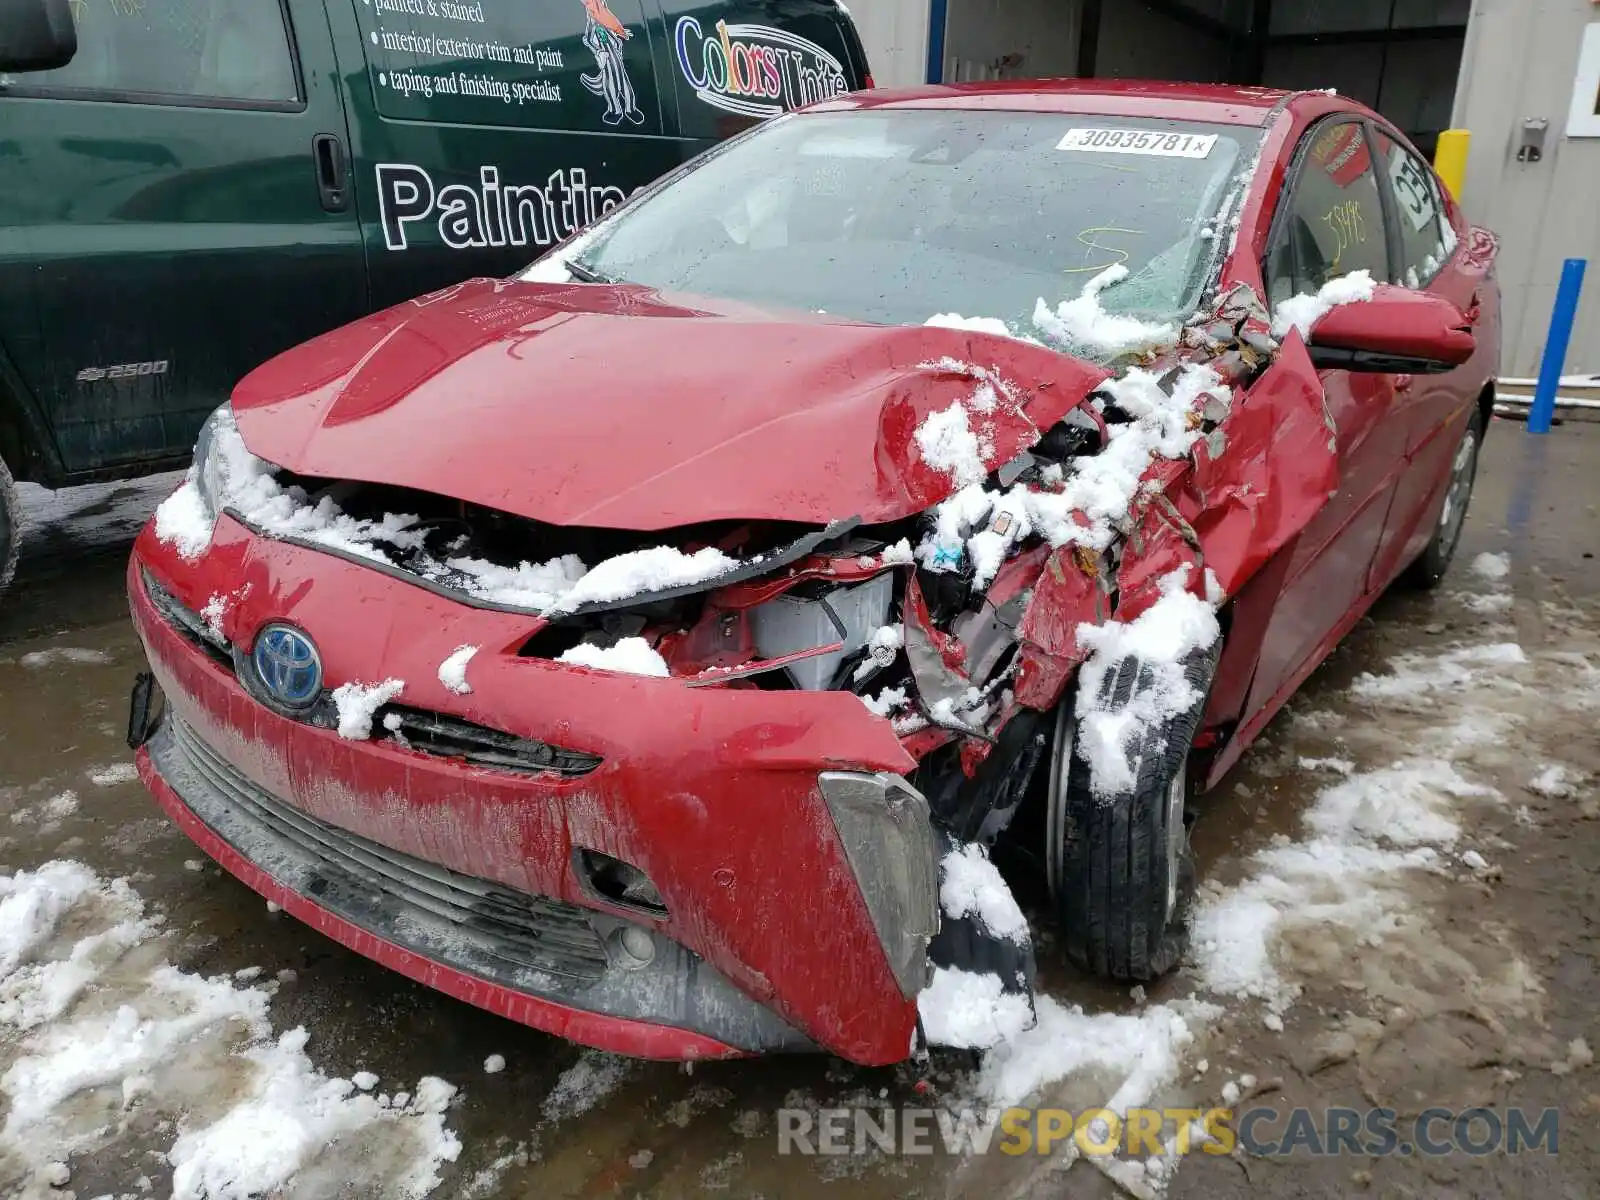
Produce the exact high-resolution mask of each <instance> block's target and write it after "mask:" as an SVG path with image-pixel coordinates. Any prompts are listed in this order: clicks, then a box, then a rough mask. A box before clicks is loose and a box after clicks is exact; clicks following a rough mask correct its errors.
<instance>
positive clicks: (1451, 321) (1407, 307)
mask: <svg viewBox="0 0 1600 1200" xmlns="http://www.w3.org/2000/svg"><path fill="white" fill-rule="evenodd" d="M1306 345H1307V348H1308V349H1309V350H1310V352H1311V361H1312V363H1313V364H1315V365H1316V366H1317V367H1318V368H1320V369H1322V370H1325V371H1326V370H1333V371H1383V372H1390V373H1393V374H1397V375H1441V374H1444V373H1445V372H1447V371H1453V370H1455V368H1457V367H1459V366H1460V365H1461V364H1462V363H1464V362H1466V361H1467V359H1469V358H1471V357H1472V353H1473V351H1474V350H1475V349H1476V348H1477V338H1475V337H1474V336H1473V334H1472V322H1471V321H1470V320H1468V318H1467V316H1466V314H1464V313H1463V312H1462V311H1461V310H1460V309H1459V308H1457V307H1456V306H1455V305H1454V304H1451V303H1450V301H1448V300H1446V299H1444V298H1443V297H1441V296H1434V295H1430V294H1429V293H1427V292H1414V291H1411V290H1409V289H1408V288H1402V287H1394V286H1392V285H1391V284H1386V283H1380V284H1378V286H1377V287H1376V288H1374V289H1373V295H1372V299H1371V300H1361V301H1357V302H1356V303H1354V304H1341V305H1339V306H1338V307H1336V308H1334V309H1332V310H1331V311H1330V312H1328V313H1327V314H1326V315H1324V316H1323V317H1322V318H1321V319H1320V320H1319V321H1318V322H1317V323H1316V324H1315V325H1313V326H1312V327H1311V336H1310V337H1309V338H1307V339H1306Z"/></svg>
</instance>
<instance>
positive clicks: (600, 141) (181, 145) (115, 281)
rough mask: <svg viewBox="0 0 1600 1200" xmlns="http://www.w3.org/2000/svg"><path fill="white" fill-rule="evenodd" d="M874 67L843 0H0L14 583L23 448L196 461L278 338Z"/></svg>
mask: <svg viewBox="0 0 1600 1200" xmlns="http://www.w3.org/2000/svg"><path fill="white" fill-rule="evenodd" d="M864 86H871V79H870V77H869V76H868V74H867V63H866V57H865V54H864V52H863V51H862V48H861V41H860V39H859V37H858V36H857V34H856V30H855V27H854V25H853V24H852V22H851V20H850V18H849V16H848V15H847V13H846V12H845V10H844V9H843V8H842V7H841V6H840V5H838V4H837V3H835V0H0V491H3V493H4V497H3V499H4V502H0V586H3V584H4V581H5V579H6V577H7V576H8V574H9V570H8V567H9V566H10V565H11V564H12V562H13V561H14V557H15V545H14V543H15V541H16V538H15V536H14V516H15V514H14V489H13V488H12V486H11V479H10V478H9V475H14V476H15V477H16V478H17V479H20V480H33V481H37V482H39V483H43V484H46V485H48V486H51V487H59V486H62V485H67V484H73V483H80V482H88V481H92V480H99V479H107V478H115V477H119V476H130V475H136V474H141V473H145V472H149V471H155V470H162V469H167V468H170V467H172V466H176V465H181V464H182V463H183V462H184V461H185V460H186V459H187V458H188V456H189V453H190V450H191V447H192V446H193V443H194V439H195V434H196V432H197V431H198V429H199V427H200V424H201V422H202V421H203V420H204V419H205V416H206V414H208V413H209V412H211V411H212V409H214V408H215V407H216V406H217V405H218V404H219V403H221V402H222V401H223V400H224V399H226V398H227V396H228V394H229V392H230V390H231V389H232V387H233V384H234V382H235V381H236V380H237V379H239V378H240V377H241V376H242V375H244V374H245V373H246V372H247V371H248V370H249V369H251V368H252V367H254V366H255V365H256V364H258V363H260V362H262V361H263V360H264V359H266V358H268V357H270V356H271V355H273V354H276V353H277V352H279V351H281V350H284V349H287V348H288V347H290V346H293V345H295V344H296V343H298V342H302V341H305V340H306V339H307V338H310V337H312V336H314V335H316V334H319V333H322V332H325V331H326V330H328V329H331V328H333V327H335V326H337V325H340V324H343V323H344V322H346V321H350V320H353V319H355V318H357V317H360V316H363V315H365V314H367V313H369V312H372V311H374V310H377V309H380V308H384V307H386V306H388V305H390V304H394V303H396V302H398V301H401V300H405V299H408V298H410V297H412V296H416V295H419V294H421V293H423V292H427V291H431V290H433V289H435V288H438V287H441V286H444V285H446V284H450V283H454V282H457V281H459V280H462V279H465V278H469V277H472V276H484V275H490V276H494V275H504V274H508V273H510V272H511V271H513V270H514V269H516V268H519V267H521V266H523V265H525V264H527V263H528V262H530V261H531V260H533V259H534V258H537V257H538V256H539V255H540V254H541V253H542V252H543V251H544V250H545V249H546V248H548V247H549V246H551V245H553V244H554V243H556V242H558V241H561V240H562V239H564V238H565V237H567V236H568V235H570V234H571V233H572V232H573V231H574V230H577V229H579V228H581V227H582V226H584V225H586V224H587V223H589V222H590V221H591V220H593V219H594V218H595V217H597V216H599V215H600V214H601V213H603V212H605V211H606V210H608V209H610V208H611V207H613V206H614V205H616V204H618V203H620V202H621V201H622V200H623V199H624V198H625V197H626V196H627V195H628V194H629V193H630V192H632V191H633V190H634V189H636V188H638V187H640V186H642V185H643V184H645V183H648V182H649V181H650V180H652V179H654V178H656V177H657V176H659V175H661V174H662V173H664V172H665V171H667V170H669V169H670V168H672V167H675V166H677V165H678V164H679V163H681V162H683V161H684V160H686V159H688V158H690V157H692V156H694V155H696V154H698V153H700V152H701V151H702V150H704V149H706V148H707V147H708V146H710V145H712V144H714V143H715V142H717V141H719V140H720V139H722V138H725V137H727V136H729V135H730V134H732V133H735V132H737V131H739V130H741V129H743V128H746V127H748V126H749V125H751V124H753V123H755V122H757V121H760V120H762V119H764V118H767V117H770V116H773V115H775V114H777V113H780V112H783V111H785V110H786V109H790V108H793V107H796V106H798V105H801V104H805V103H808V102H810V101H813V100H818V99H823V98H826V97H830V96H833V95H836V94H839V93H842V92H846V91H852V90H855V89H858V88H861V87H864ZM8 468H9V475H8Z"/></svg>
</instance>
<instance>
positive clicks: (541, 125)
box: [352, 0, 661, 133]
mask: <svg viewBox="0 0 1600 1200" xmlns="http://www.w3.org/2000/svg"><path fill="white" fill-rule="evenodd" d="M352 2H353V3H354V4H355V10H356V15H357V17H358V19H359V21H360V24H361V34H362V45H363V46H364V48H365V49H366V52H367V63H368V72H367V73H368V75H369V76H370V77H371V80H372V91H373V97H374V100H375V103H376V106H377V109H378V111H379V112H380V113H382V114H383V115H384V116H386V117H393V118H396V119H399V120H414V121H431V122H435V123H447V124H455V123H459V124H464V125H515V126H521V127H532V128H535V129H572V130H606V131H615V132H617V133H660V132H661V102H660V99H659V98H658V97H657V95H656V87H655V77H654V71H653V69H652V66H651V59H650V35H649V32H648V30H646V28H645V22H644V10H643V8H642V7H641V4H640V0H428V2H427V3H422V2H421V0H352Z"/></svg>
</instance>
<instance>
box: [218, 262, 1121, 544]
mask: <svg viewBox="0 0 1600 1200" xmlns="http://www.w3.org/2000/svg"><path fill="white" fill-rule="evenodd" d="M985 377H987V378H990V379H993V380H996V381H997V382H999V383H1000V384H1001V387H1000V389H999V390H1000V392H1001V393H1002V395H1001V402H1000V403H989V401H988V399H987V394H986V393H985V392H984V390H983V389H984V386H985V384H984V380H985ZM1106 378H1107V372H1105V371H1104V370H1102V369H1100V368H1099V367H1095V366H1091V365H1090V364H1087V363H1084V362H1081V361H1079V360H1076V359H1073V358H1070V357H1068V356H1066V355H1062V354H1058V353H1056V352H1054V351H1052V350H1048V349H1045V348H1043V347H1040V346H1034V345H1030V344H1028V343H1024V342H1020V341H1016V340H1013V339H1011V338H1006V337H1000V336H994V335H989V334H981V333H971V332H966V331H958V330H951V329H943V328H932V327H890V326H879V325H865V324H857V323H849V322H844V321H839V320H835V319H832V318H828V317H824V316H820V315H819V316H814V317H809V316H806V315H804V314H793V313H784V314H779V313H773V312H767V311H764V310H759V309H751V308H746V307H742V306H738V305H732V304H726V303H724V302H721V301H717V302H710V303H709V304H708V303H704V302H702V301H700V300H699V298H693V299H686V298H682V297H668V296H665V295H663V294H660V293H657V292H654V291H651V290H649V289H645V288H640V287H635V286H631V285H620V286H614V287H613V286H607V285H593V284H590V285H555V284H536V283H525V282H519V281H508V280H472V281H469V282H467V283H464V284H460V285H457V286H455V287H452V288H448V289H445V290H444V291H443V292H438V293H434V294H432V295H429V296H423V297H419V298H418V299H416V300H412V301H408V302H406V303H404V304H401V305H398V306H396V307H395V308H392V309H389V310H387V311H385V312H382V313H378V314H376V315H375V316H372V317H370V318H367V319H365V320H362V321H358V322H356V323H354V324H352V325H348V326H345V327H344V328H342V329H338V330H335V331H334V332H332V333H329V334H326V335H324V336H322V337H320V338H317V339H315V340H313V341H311V342H308V343H306V344H305V345H303V346H300V347H297V348H296V349H293V350H290V351H288V352H287V353H285V354H282V355H280V356H278V357H277V358H275V359H273V360H272V361H270V362H268V363H266V364H265V365H264V366H262V367H260V368H258V369H257V370H256V371H254V372H252V373H251V374H250V375H249V376H247V377H246V378H245V379H244V380H243V381H242V382H241V383H240V384H239V386H238V388H237V389H236V391H235V393H234V410H235V413H236V416H237V419H238V423H239V429H240V431H241V433H242V435H243V437H244V440H245V444H246V445H247V446H248V447H249V449H250V450H251V451H252V452H253V453H254V454H256V455H258V456H259V457H261V458H263V459H266V460H267V461H268V462H271V463H274V464H276V465H277V466H279V467H282V468H285V469H287V470H290V471H293V472H295V473H297V474H300V475H307V476H314V477H319V478H328V479H347V480H355V481H361V482H367V483H379V484H389V485H394V486H399V487H406V488H414V489H418V490H421V491H426V492H431V493H435V494H438V495H445V496H450V497H453V498H457V499H460V500H464V501H468V502H470V503H473V504H479V505H484V506H486V507H489V508H494V509H498V510H501V511H504V512H509V513H514V514H517V515H519V516H523V517H527V518H530V519H533V520H538V521H545V522H550V523H554V524H564V525H589V526H605V527H610V528H617V529H635V530H657V529H666V528H671V527H673V526H678V525H686V524H693V523H697V522H700V521H710V520H720V519H744V520H760V519H771V520H788V521H803V522H809V523H815V524H826V523H828V522H829V521H832V520H836V519H841V518H847V517H859V518H861V519H862V520H864V521H868V522H873V521H886V520H893V519H898V518H901V517H905V516H910V515H912V514H914V513H916V512H920V511H922V510H923V509H926V508H927V507H929V506H930V505H932V504H935V503H937V502H938V501H939V500H941V499H943V498H944V497H945V496H947V495H949V494H950V493H951V492H953V491H954V490H955V488H956V487H957V486H958V484H959V483H960V482H962V478H961V476H960V473H959V471H955V470H952V469H950V468H949V466H948V465H946V466H944V467H942V468H941V466H940V461H939V460H940V459H941V458H947V457H948V456H946V455H942V454H941V453H940V452H939V450H938V449H937V448H935V449H933V450H931V451H930V453H931V455H932V457H933V458H934V459H935V461H934V462H933V463H930V462H929V461H928V460H927V458H926V457H925V456H924V451H923V448H922V444H923V443H928V442H929V437H928V436H927V434H926V433H925V436H924V437H923V438H921V439H919V438H918V436H917V435H918V431H919V429H920V428H922V427H923V423H924V422H925V421H926V420H927V418H928V417H929V416H930V415H931V414H934V413H936V412H948V410H949V409H950V408H951V406H953V405H957V404H960V405H964V406H965V407H966V408H967V410H968V411H967V418H968V428H969V429H970V430H971V433H972V435H973V436H974V437H975V438H976V441H977V445H978V447H979V453H980V455H981V457H982V459H983V462H984V466H985V467H986V468H987V469H993V468H995V467H997V466H1000V465H1002V464H1004V463H1005V462H1008V461H1010V460H1011V459H1012V458H1014V457H1015V456H1016V455H1017V453H1018V452H1020V451H1021V450H1023V449H1026V448H1027V447H1028V446H1029V445H1031V444H1033V442H1034V441H1036V440H1037V438H1038V436H1039V432H1040V430H1043V429H1047V428H1049V426H1050V425H1052V424H1054V423H1055V422H1056V421H1057V420H1059V419H1060V418H1061V417H1062V416H1064V415H1065V414H1066V413H1067V412H1068V411H1069V410H1070V409H1071V408H1073V407H1074V406H1076V405H1077V404H1079V403H1081V402H1082V401H1083V399H1084V398H1085V397H1086V396H1087V395H1088V394H1089V393H1090V392H1091V391H1092V390H1093V389H1094V388H1095V387H1097V386H1098V385H1099V384H1100V383H1101V382H1103V381H1104V380H1105V379H1106ZM943 424H945V425H948V424H949V422H944V423H943ZM956 424H957V425H958V426H959V424H960V423H959V421H958V422H956ZM955 432H956V434H957V435H958V440H959V434H960V430H959V428H957V429H956V430H955ZM946 444H948V443H946ZM958 457H959V456H958Z"/></svg>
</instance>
